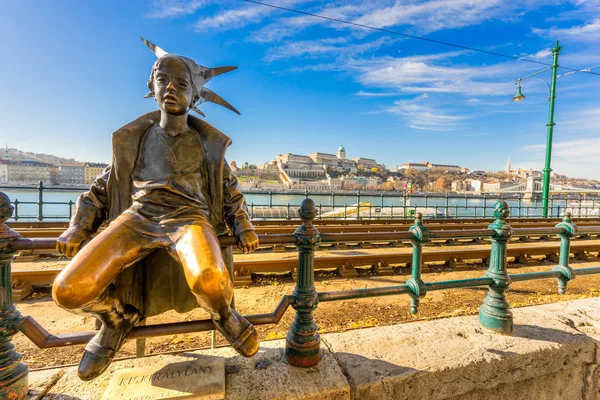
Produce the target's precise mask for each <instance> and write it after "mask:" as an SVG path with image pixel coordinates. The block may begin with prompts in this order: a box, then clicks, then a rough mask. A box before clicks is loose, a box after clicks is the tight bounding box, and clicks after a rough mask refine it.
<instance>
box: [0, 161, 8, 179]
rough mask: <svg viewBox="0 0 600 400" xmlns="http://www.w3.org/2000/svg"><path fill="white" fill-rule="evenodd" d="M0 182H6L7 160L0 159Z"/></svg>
mask: <svg viewBox="0 0 600 400" xmlns="http://www.w3.org/2000/svg"><path fill="white" fill-rule="evenodd" d="M0 182H2V183H7V182H8V160H0Z"/></svg>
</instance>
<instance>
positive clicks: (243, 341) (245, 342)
mask: <svg viewBox="0 0 600 400" xmlns="http://www.w3.org/2000/svg"><path fill="white" fill-rule="evenodd" d="M231 313H232V319H237V321H238V322H237V323H235V322H233V321H231V324H225V325H232V324H233V325H237V326H236V331H238V332H241V333H240V334H237V335H236V334H235V333H234V332H230V330H227V329H225V327H224V326H223V325H222V324H221V323H220V322H217V321H214V320H213V323H214V325H215V327H216V328H217V330H218V331H219V332H221V334H222V335H223V336H225V339H227V341H228V342H229V343H231V346H232V347H233V348H234V349H235V351H237V352H238V353H240V354H241V355H243V356H244V357H252V356H253V355H255V354H256V353H257V352H258V348H259V342H258V334H257V333H256V329H254V326H253V325H252V324H251V323H250V322H248V320H247V319H246V318H244V317H242V316H241V315H240V314H239V313H238V312H237V311H235V310H234V309H233V308H232V309H231Z"/></svg>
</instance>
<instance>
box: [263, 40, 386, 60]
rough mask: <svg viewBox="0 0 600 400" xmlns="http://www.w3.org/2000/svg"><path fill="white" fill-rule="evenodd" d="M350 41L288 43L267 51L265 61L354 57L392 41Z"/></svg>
mask: <svg viewBox="0 0 600 400" xmlns="http://www.w3.org/2000/svg"><path fill="white" fill-rule="evenodd" d="M350 40H351V39H349V38H347V37H337V38H325V39H318V40H306V41H296V42H289V43H286V44H285V45H283V46H279V47H274V48H272V49H270V50H268V51H267V53H266V55H265V59H266V60H267V61H274V60H278V59H283V58H293V57H307V56H308V57H315V58H316V57H334V56H340V55H344V56H347V57H349V56H355V55H358V54H362V53H365V52H367V51H369V50H373V49H377V48H379V47H381V46H384V45H387V44H390V43H392V42H393V41H394V40H393V39H391V38H388V37H382V38H379V39H377V40H373V41H368V42H363V43H355V44H352V43H349V41H350Z"/></svg>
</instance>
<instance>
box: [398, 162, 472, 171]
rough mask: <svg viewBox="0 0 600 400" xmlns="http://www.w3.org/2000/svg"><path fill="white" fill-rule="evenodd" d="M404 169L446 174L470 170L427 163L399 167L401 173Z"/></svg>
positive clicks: (406, 164)
mask: <svg viewBox="0 0 600 400" xmlns="http://www.w3.org/2000/svg"><path fill="white" fill-rule="evenodd" d="M403 169H414V170H416V171H428V170H430V169H437V170H442V171H445V172H469V169H468V168H463V167H459V166H458V165H450V164H433V163H430V162H427V161H426V162H423V163H404V164H402V165H401V166H400V167H398V170H399V171H401V170H403Z"/></svg>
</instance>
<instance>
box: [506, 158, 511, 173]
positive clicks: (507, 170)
mask: <svg viewBox="0 0 600 400" xmlns="http://www.w3.org/2000/svg"><path fill="white" fill-rule="evenodd" d="M506 173H507V174H508V175H510V157H508V162H507V163H506Z"/></svg>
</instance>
